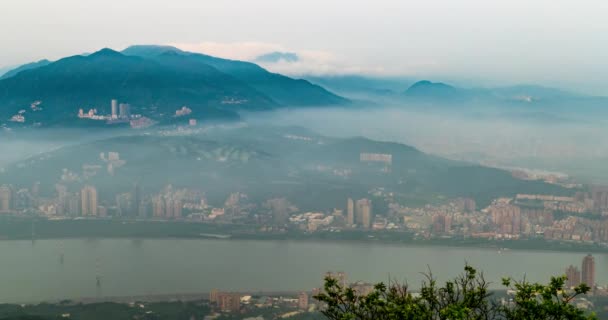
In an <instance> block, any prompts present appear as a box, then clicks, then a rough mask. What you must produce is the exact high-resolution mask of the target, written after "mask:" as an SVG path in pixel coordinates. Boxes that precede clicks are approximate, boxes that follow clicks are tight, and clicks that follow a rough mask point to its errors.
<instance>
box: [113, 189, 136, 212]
mask: <svg viewBox="0 0 608 320" xmlns="http://www.w3.org/2000/svg"><path fill="white" fill-rule="evenodd" d="M132 203H133V199H132V195H131V194H130V193H121V194H118V195H116V209H117V211H118V215H119V216H121V217H127V216H131V215H133V210H132Z"/></svg>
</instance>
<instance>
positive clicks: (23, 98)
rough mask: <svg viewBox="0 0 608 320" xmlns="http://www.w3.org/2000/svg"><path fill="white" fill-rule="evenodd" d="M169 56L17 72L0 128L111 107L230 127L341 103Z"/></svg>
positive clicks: (247, 72)
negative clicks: (256, 115) (183, 113)
mask: <svg viewBox="0 0 608 320" xmlns="http://www.w3.org/2000/svg"><path fill="white" fill-rule="evenodd" d="M136 49H137V50H136ZM176 50H177V49H175V50H173V49H171V50H169V49H168V48H167V47H150V46H146V47H141V46H140V47H135V48H130V49H127V50H125V53H124V54H123V53H120V52H117V51H113V50H111V49H102V50H100V51H98V52H95V53H93V54H90V55H87V56H83V55H77V56H72V57H67V58H64V59H60V60H58V61H56V62H48V63H47V62H44V63H37V64H31V65H25V66H22V67H20V68H18V69H15V70H14V71H11V72H9V74H7V76H6V77H5V78H3V79H2V80H0V123H2V122H5V121H6V120H7V119H8V118H10V117H11V116H13V115H15V114H16V113H17V112H20V110H23V111H21V114H22V115H23V116H24V117H25V125H27V124H33V123H39V124H41V125H45V126H47V125H69V124H74V123H82V121H78V120H77V118H76V115H77V112H78V109H79V108H83V109H85V110H88V109H89V108H97V109H98V112H99V113H103V114H108V113H109V111H110V110H109V108H110V100H111V99H118V100H119V101H120V102H125V103H129V104H131V106H132V108H133V112H134V113H140V114H143V115H144V116H148V117H150V118H153V119H155V120H160V121H163V120H165V121H166V120H168V119H170V118H171V116H172V115H173V114H174V113H175V110H177V109H179V108H181V107H182V106H188V108H190V109H192V111H193V114H192V117H194V118H197V119H203V120H204V119H236V118H238V112H239V111H240V110H248V111H255V110H268V109H275V108H279V107H286V106H300V107H301V106H308V105H311V106H312V105H314V106H324V105H343V104H346V103H348V100H346V99H344V98H341V97H338V96H336V95H334V94H332V93H330V92H328V91H326V90H325V89H323V88H321V87H319V86H314V85H312V84H310V83H308V82H306V81H303V80H294V79H291V78H288V77H285V76H282V75H278V74H273V73H270V72H268V71H266V70H264V69H263V68H261V67H259V66H257V65H255V64H252V63H247V62H240V61H231V60H225V59H219V58H214V57H211V56H205V55H200V54H191V53H185V52H183V51H176ZM220 67H221V69H222V70H220ZM34 101H41V104H40V108H38V109H37V110H28V108H29V106H30V104H31V103H33V102H34ZM85 124H86V123H85ZM89 124H91V123H90V122H89Z"/></svg>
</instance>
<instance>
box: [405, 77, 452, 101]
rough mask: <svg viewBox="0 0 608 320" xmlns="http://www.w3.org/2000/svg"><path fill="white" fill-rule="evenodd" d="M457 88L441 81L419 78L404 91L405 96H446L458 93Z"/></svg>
mask: <svg viewBox="0 0 608 320" xmlns="http://www.w3.org/2000/svg"><path fill="white" fill-rule="evenodd" d="M458 91H459V89H457V88H456V87H453V86H451V85H448V84H445V83H443V82H431V81H429V80H421V81H418V82H416V83H414V84H413V85H411V86H410V87H409V88H408V89H407V90H406V91H405V94H406V95H407V96H412V97H434V98H447V97H453V96H455V95H457V94H458Z"/></svg>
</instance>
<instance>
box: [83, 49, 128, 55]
mask: <svg viewBox="0 0 608 320" xmlns="http://www.w3.org/2000/svg"><path fill="white" fill-rule="evenodd" d="M117 56H122V54H121V53H120V52H118V51H115V50H112V49H110V48H103V49H101V50H99V51H97V52H94V53H92V54H90V55H89V57H117Z"/></svg>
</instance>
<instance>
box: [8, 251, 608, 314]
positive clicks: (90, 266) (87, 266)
mask: <svg viewBox="0 0 608 320" xmlns="http://www.w3.org/2000/svg"><path fill="white" fill-rule="evenodd" d="M585 254H586V253H585V252H581V253H572V252H549V251H519V250H509V251H503V252H499V251H497V250H492V249H478V248H447V247H436V246H425V247H420V246H405V245H396V244H380V243H346V242H297V241H251V240H181V239H150V240H147V239H146V240H130V239H95V240H87V239H70V240H37V241H35V242H32V241H0V303H3V302H36V301H57V300H59V299H63V298H69V299H78V298H95V297H97V298H99V297H104V296H105V297H110V296H133V295H159V294H174V293H175V294H185V293H201V292H208V291H209V290H211V289H213V288H219V289H220V290H237V291H238V290H242V291H250V290H256V291H258V290H259V291H283V290H285V291H292V290H293V291H297V290H311V289H312V288H314V287H319V286H321V283H322V278H323V275H324V273H325V272H327V271H344V272H346V273H347V276H348V280H349V281H355V280H364V281H368V282H378V281H387V280H388V279H389V278H390V279H397V280H407V282H408V283H409V284H411V285H413V286H415V287H418V286H419V284H420V281H421V279H422V275H421V272H424V271H426V270H428V267H430V268H431V270H432V272H433V273H434V274H435V275H436V276H438V278H439V279H440V280H445V279H447V278H448V277H453V276H456V275H457V274H458V273H459V272H461V271H462V268H463V266H464V264H465V261H466V262H468V263H469V264H471V265H473V266H475V267H477V268H478V269H482V270H483V271H484V274H485V275H486V278H487V279H488V280H490V281H492V282H494V283H495V284H496V288H498V287H499V284H500V278H501V277H503V276H513V277H515V278H518V279H521V278H523V277H524V276H525V277H526V278H527V279H529V280H534V281H547V280H548V278H549V276H550V275H557V274H562V273H564V270H565V268H566V267H567V266H568V265H570V264H574V265H577V266H579V269H580V264H581V261H582V258H583V257H584V256H585ZM62 256H63V259H62V258H61V257H62ZM594 256H595V263H596V272H597V274H596V279H597V281H598V283H599V284H600V285H601V284H605V283H607V282H608V268H606V266H607V263H608V256H607V255H605V254H595V255H594ZM98 276H99V277H100V286H99V287H98V286H97V284H96V282H97V281H96V278H97V277H98Z"/></svg>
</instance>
